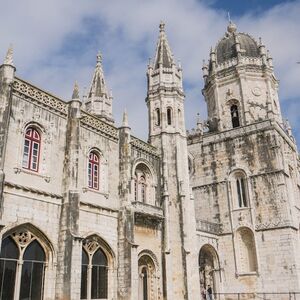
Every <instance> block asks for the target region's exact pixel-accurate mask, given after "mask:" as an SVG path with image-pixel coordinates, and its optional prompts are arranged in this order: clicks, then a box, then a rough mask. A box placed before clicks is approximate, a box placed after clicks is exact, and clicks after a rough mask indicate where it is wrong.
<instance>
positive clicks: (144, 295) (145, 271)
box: [141, 267, 148, 300]
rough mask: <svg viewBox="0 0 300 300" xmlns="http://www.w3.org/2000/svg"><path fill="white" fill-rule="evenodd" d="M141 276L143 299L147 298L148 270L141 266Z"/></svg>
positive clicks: (146, 299)
mask: <svg viewBox="0 0 300 300" xmlns="http://www.w3.org/2000/svg"><path fill="white" fill-rule="evenodd" d="M141 276H142V278H143V300H148V272H147V268H146V267H143V268H142V274H141Z"/></svg>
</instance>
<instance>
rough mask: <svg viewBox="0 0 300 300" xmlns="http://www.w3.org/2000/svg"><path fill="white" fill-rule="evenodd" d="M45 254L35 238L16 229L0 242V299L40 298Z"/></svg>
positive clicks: (41, 296)
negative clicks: (0, 243)
mask: <svg viewBox="0 0 300 300" xmlns="http://www.w3.org/2000/svg"><path fill="white" fill-rule="evenodd" d="M45 263H46V255H45V252H44V249H43V248H42V246H41V244H40V243H39V241H38V240H37V239H36V237H35V236H34V235H33V234H31V233H30V232H28V231H26V230H24V231H18V232H14V233H13V234H12V235H10V236H7V237H6V238H4V240H3V241H2V245H1V252H0V299H1V300H13V299H19V300H27V299H32V300H33V299H34V300H42V299H43V286H44V273H45Z"/></svg>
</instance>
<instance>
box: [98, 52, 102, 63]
mask: <svg viewBox="0 0 300 300" xmlns="http://www.w3.org/2000/svg"><path fill="white" fill-rule="evenodd" d="M101 63H102V54H101V52H100V51H99V52H98V54H97V64H101Z"/></svg>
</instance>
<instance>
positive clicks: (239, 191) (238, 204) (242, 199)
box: [231, 170, 249, 208]
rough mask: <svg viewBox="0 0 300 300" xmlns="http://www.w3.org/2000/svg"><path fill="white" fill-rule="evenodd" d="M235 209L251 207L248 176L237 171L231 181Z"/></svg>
mask: <svg viewBox="0 0 300 300" xmlns="http://www.w3.org/2000/svg"><path fill="white" fill-rule="evenodd" d="M231 189H232V199H233V207H234V208H244V207H249V192H248V183H247V178H246V174H245V173H244V172H243V171H242V170H238V171H235V172H234V173H233V176H232V181H231Z"/></svg>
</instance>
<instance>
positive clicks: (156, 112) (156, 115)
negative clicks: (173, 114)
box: [155, 108, 160, 126]
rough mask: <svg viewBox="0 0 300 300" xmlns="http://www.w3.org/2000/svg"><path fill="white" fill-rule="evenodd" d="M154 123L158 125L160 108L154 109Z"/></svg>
mask: <svg viewBox="0 0 300 300" xmlns="http://www.w3.org/2000/svg"><path fill="white" fill-rule="evenodd" d="M155 125H156V126H160V110H159V108H157V109H156V110H155Z"/></svg>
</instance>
